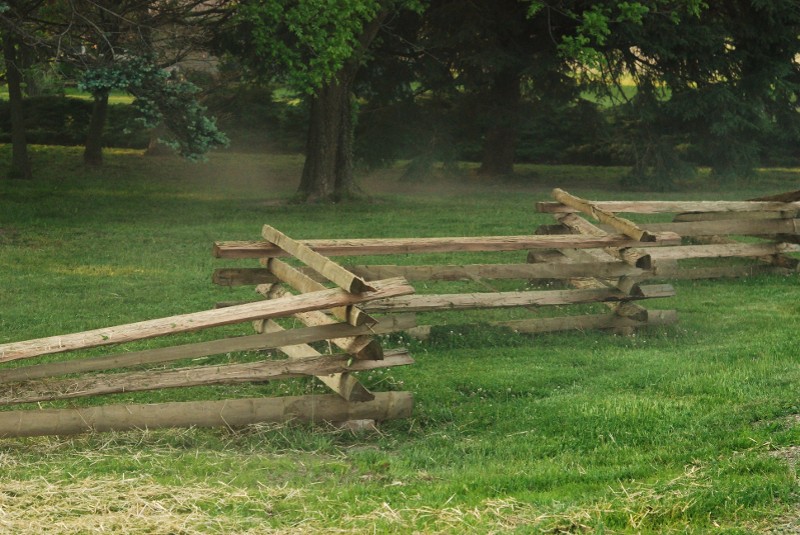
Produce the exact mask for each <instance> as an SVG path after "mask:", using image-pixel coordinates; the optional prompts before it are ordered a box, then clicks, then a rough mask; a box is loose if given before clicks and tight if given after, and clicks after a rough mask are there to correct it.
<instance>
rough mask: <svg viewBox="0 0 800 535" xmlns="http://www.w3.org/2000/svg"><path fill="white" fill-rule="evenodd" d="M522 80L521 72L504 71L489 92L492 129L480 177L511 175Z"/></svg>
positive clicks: (489, 116) (497, 77)
mask: <svg viewBox="0 0 800 535" xmlns="http://www.w3.org/2000/svg"><path fill="white" fill-rule="evenodd" d="M520 83H521V77H520V74H519V73H518V72H514V71H501V72H499V73H498V74H497V75H496V76H495V79H494V85H493V86H492V88H491V90H490V91H489V93H488V97H489V102H488V116H487V119H488V121H489V128H488V130H487V132H486V138H485V140H484V144H483V161H482V162H481V167H480V169H479V170H478V174H480V175H494V176H498V175H510V174H512V173H513V172H514V155H515V153H516V149H517V140H518V138H519V104H520V100H521V98H522V97H521V94H520Z"/></svg>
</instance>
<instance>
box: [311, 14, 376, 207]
mask: <svg viewBox="0 0 800 535" xmlns="http://www.w3.org/2000/svg"><path fill="white" fill-rule="evenodd" d="M388 14H389V11H388V10H384V11H382V12H380V13H379V14H378V15H377V16H376V17H375V19H374V20H372V21H371V22H370V23H369V24H367V25H366V26H365V27H364V31H363V33H362V34H361V36H360V38H359V44H358V48H357V50H356V51H355V52H354V54H353V57H352V58H351V59H350V60H349V61H348V62H347V63H346V64H345V65H344V67H342V69H341V70H340V71H339V72H338V73H337V74H336V76H335V77H334V79H333V80H331V81H329V82H327V83H326V84H325V85H323V86H322V87H321V88H320V89H318V90H317V92H316V93H315V94H314V97H313V99H312V101H311V116H310V119H309V128H308V137H307V141H306V161H305V165H304V166H303V176H302V179H301V180H300V187H299V188H298V190H297V196H298V198H299V199H300V200H301V201H304V202H338V201H342V200H347V199H352V198H354V197H360V196H361V195H362V192H361V190H360V188H359V187H358V186H357V185H356V183H355V180H354V178H353V128H354V125H353V94H352V88H353V83H354V82H355V79H356V74H357V73H358V69H359V67H360V66H361V60H362V57H363V55H364V53H365V52H366V50H367V48H369V45H370V44H371V43H372V41H373V40H374V39H375V36H376V35H377V34H378V30H379V29H380V27H381V24H382V23H383V21H384V19H386V17H387V16H388Z"/></svg>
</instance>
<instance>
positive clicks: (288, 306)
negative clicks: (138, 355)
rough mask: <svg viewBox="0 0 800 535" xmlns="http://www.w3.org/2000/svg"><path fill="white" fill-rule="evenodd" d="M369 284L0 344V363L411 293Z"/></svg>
mask: <svg viewBox="0 0 800 535" xmlns="http://www.w3.org/2000/svg"><path fill="white" fill-rule="evenodd" d="M372 284H373V286H374V288H375V291H371V292H366V293H363V294H360V295H356V294H351V293H349V292H346V291H344V290H341V289H338V288H335V289H331V290H324V291H321V292H313V293H308V294H301V295H296V296H287V297H284V298H281V299H274V300H269V301H259V302H254V303H247V304H243V305H237V306H232V307H228V308H222V309H218V310H206V311H203V312H195V313H191V314H182V315H179V316H171V317H168V318H160V319H155V320H148V321H141V322H137V323H129V324H126V325H118V326H115V327H107V328H104V329H94V330H91V331H84V332H80V333H74V334H65V335H62V336H51V337H47V338H38V339H35V340H27V341H22V342H12V343H9V344H2V345H0V362H8V361H10V360H16V359H23V358H30V357H35V356H38V355H46V354H51V353H61V352H64V351H71V350H74V349H81V348H88V347H98V346H104V345H110V344H117V343H121V342H130V341H133V340H143V339H147V338H154V337H157V336H162V335H166V334H175V333H181V332H188V331H196V330H200V329H204V328H208V327H215V326H220V325H229V324H232V323H242V322H246V321H252V320H256V319H263V318H274V317H285V316H290V315H292V314H295V313H298V312H306V311H310V310H320V309H328V308H333V307H336V306H343V305H351V304H356V303H363V302H365V301H369V300H372V299H382V298H385V297H392V296H399V295H407V294H410V293H414V288H412V287H411V286H410V285H409V284H408V283H407V282H406V281H405V279H401V278H397V279H387V280H385V281H376V282H374V283H372Z"/></svg>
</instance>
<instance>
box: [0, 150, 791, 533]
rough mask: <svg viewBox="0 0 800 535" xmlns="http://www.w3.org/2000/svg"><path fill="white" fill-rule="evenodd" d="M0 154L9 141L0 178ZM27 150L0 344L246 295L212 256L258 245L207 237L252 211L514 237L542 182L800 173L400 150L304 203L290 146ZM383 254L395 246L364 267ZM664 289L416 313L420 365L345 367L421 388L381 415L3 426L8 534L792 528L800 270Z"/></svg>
mask: <svg viewBox="0 0 800 535" xmlns="http://www.w3.org/2000/svg"><path fill="white" fill-rule="evenodd" d="M9 155H10V154H9V149H8V147H3V148H1V149H0V162H2V165H0V173H5V169H6V166H7V165H8V164H7V162H8V159H9ZM32 156H33V161H34V167H35V173H36V174H37V176H39V177H40V178H39V179H38V180H37V181H35V182H32V183H26V182H17V181H14V182H10V181H0V281H2V284H0V343H7V342H12V341H19V340H26V339H31V338H36V337H42V336H49V335H56V334H64V333H71V332H77V331H81V330H86V329H92V328H98V327H104V326H109V325H117V324H123V323H128V322H133V321H139V320H145V319H152V318H159V317H164V316H169V315H173V314H179V313H185V312H193V311H199V310H204V309H208V308H210V307H212V306H213V304H214V303H215V302H217V301H230V300H246V299H252V298H254V295H253V293H252V288H240V289H228V288H220V287H215V286H214V285H213V284H211V273H212V271H213V269H215V268H216V267H227V266H231V265H240V266H254V265H255V263H253V262H245V261H240V262H233V261H227V262H224V261H220V260H214V259H213V258H212V257H211V245H212V243H213V242H214V241H215V240H249V239H258V238H259V235H260V229H261V227H262V225H264V224H270V225H272V226H274V227H276V228H278V229H280V230H282V231H283V232H285V233H287V234H288V235H290V236H292V237H295V238H336V237H338V238H345V237H414V236H471V235H507V234H525V233H531V232H533V230H535V228H536V227H537V226H538V225H540V224H546V223H550V222H551V221H550V219H549V217H547V216H545V215H540V214H537V213H536V212H535V207H534V205H535V202H536V201H539V200H548V197H549V192H550V190H551V189H552V188H553V187H561V188H564V189H566V190H568V191H570V192H572V193H574V194H576V195H581V196H584V197H587V198H593V199H606V200H613V199H651V200H655V199H703V200H715V199H726V200H741V199H747V198H752V197H756V196H759V195H766V194H772V193H778V192H781V191H786V190H790V189H797V188H798V183H800V180H798V178H800V170H791V169H785V170H765V171H762V172H760V173H759V174H758V176H757V177H756V178H755V179H754V180H752V181H750V182H744V181H743V182H741V183H733V184H719V183H715V182H714V181H713V180H712V179H710V178H708V177H707V176H705V175H703V174H701V175H700V176H699V177H698V178H694V179H692V180H691V181H687V182H686V183H685V184H684V187H685V189H683V190H682V191H677V192H671V193H651V192H625V191H621V190H619V189H618V186H617V181H618V179H619V177H620V176H621V174H622V173H624V169H620V168H610V169H609V168H606V169H598V168H581V167H545V166H525V167H520V176H519V177H516V178H514V179H513V180H506V181H493V182H487V181H485V180H482V179H479V178H477V177H475V176H473V174H472V173H471V172H470V171H469V169H468V168H467V167H466V166H465V168H464V169H463V170H462V172H461V173H458V174H455V175H453V174H445V173H443V172H441V171H436V172H433V173H432V174H431V177H430V178H429V179H428V180H425V181H419V182H410V183H409V182H401V181H399V180H398V177H399V176H400V175H401V170H399V169H391V170H385V171H380V172H374V173H370V174H364V177H363V181H362V183H363V185H364V187H365V190H366V191H367V192H368V193H370V194H372V195H373V198H372V199H371V200H370V201H364V202H358V203H353V204H342V205H322V206H304V205H293V204H290V203H287V202H286V201H287V200H288V199H289V198H290V197H291V195H292V193H293V191H294V189H295V187H296V184H297V179H298V176H299V170H300V166H301V165H302V159H301V158H300V157H298V156H292V155H264V154H243V153H234V152H225V153H218V154H214V155H212V156H211V158H210V161H209V162H208V163H206V164H191V163H186V162H182V161H180V160H178V159H174V158H147V157H144V156H142V155H141V154H140V153H137V152H132V151H111V152H109V153H108V154H107V158H106V165H105V166H104V167H103V168H102V169H97V170H88V171H87V170H86V169H84V168H83V166H82V164H81V163H80V151H79V150H78V149H72V148H43V147H37V148H34V151H33V155H32ZM373 260H374V261H375V262H377V261H378V260H380V261H381V262H382V263H385V262H386V261H387V259H386V258H383V259H377V258H376V259H362V260H359V262H364V263H366V262H369V261H373ZM493 260H496V258H495V257H493V256H492V255H490V254H487V255H486V256H480V255H441V256H439V257H435V256H433V255H428V256H426V257H424V258H414V257H403V258H394V259H392V261H397V262H403V263H414V262H419V263H423V262H434V261H441V262H462V261H463V262H475V261H486V262H491V261H493ZM673 285H674V286H675V288H676V290H677V296H676V297H673V298H669V299H664V300H658V301H653V302H648V303H647V304H646V306H647V307H648V308H659V309H668V308H673V309H676V310H677V311H678V314H679V323H678V324H677V325H675V326H671V327H667V328H658V329H653V330H647V331H640V332H638V333H637V334H636V335H635V336H632V337H619V336H615V335H613V334H611V333H607V332H593V331H586V332H566V333H552V334H546V335H536V336H523V335H519V334H514V333H510V332H503V331H498V330H496V329H492V328H489V327H486V326H478V327H472V328H465V327H463V326H462V325H461V324H463V323H465V322H467V321H474V320H476V319H478V320H480V319H481V318H482V317H483V316H481V315H480V314H469V315H467V314H455V315H450V316H444V315H435V316H431V318H430V319H433V320H436V321H440V322H443V321H447V322H448V323H449V324H448V326H447V327H445V328H442V329H439V330H438V331H436V332H435V333H434V336H433V337H432V338H431V339H430V340H428V341H426V342H417V341H413V340H409V339H406V338H405V337H403V336H397V335H393V336H391V337H388V338H387V339H385V340H384V343H385V345H386V346H387V347H394V346H398V345H401V344H407V345H408V347H409V348H410V350H411V352H412V355H413V357H414V358H415V360H416V363H415V364H414V365H412V366H409V367H405V368H394V369H391V370H390V371H384V372H380V373H379V372H373V373H371V374H362V376H361V378H362V379H363V381H364V382H365V383H366V384H367V385H368V386H370V387H371V388H372V389H373V390H376V391H382V390H384V391H385V390H408V391H411V392H413V393H414V396H415V408H414V415H413V417H412V418H411V419H408V420H402V421H393V422H386V423H384V424H382V425H381V426H380V428H379V430H378V432H367V433H363V434H353V433H351V432H348V431H340V430H335V429H333V428H331V427H328V426H323V425H318V426H300V425H257V426H253V427H250V428H247V429H238V430H231V429H212V430H206V429H177V430H162V431H136V432H126V433H106V434H94V435H88V436H79V437H70V438H55V437H44V438H29V439H0V469H2V477H0V532H7V533H34V532H35V533H42V532H46V533H148V534H149V533H164V534H167V533H170V534H172V533H185V534H193V533H203V534H205V533H313V532H325V533H414V532H417V533H514V532H518V533H540V532H544V533H583V532H595V533H670V532H672V533H796V532H798V531H800V508H799V507H800V506H799V505H798V503H800V496H799V495H798V490H799V489H798V482H797V475H796V461H797V458H798V452H800V340H799V339H798V332H800V279H798V276H797V275H794V276H790V277H782V276H761V277H756V278H751V279H740V280H718V281H678V282H673ZM524 286H525V281H520V288H519V289H524ZM418 290H419V291H420V292H425V291H433V289H432V288H430V287H428V286H426V285H420V287H418ZM526 313H527V314H530V312H526ZM508 314H513V312H509V313H508ZM486 317H489V316H488V315H487V316H486ZM246 327H247V326H238V327H227V328H225V329H223V330H222V331H223V334H227V333H229V334H247V329H246ZM219 334H220V333H218V332H214V333H202V334H200V335H192V336H201V337H202V336H215V335H219ZM177 339H179V340H182V339H183V337H177ZM186 339H189V335H186ZM191 339H193V340H194V339H197V338H191ZM143 347H150V346H148V345H147V344H146V343H143ZM100 353H102V351H99V350H93V351H89V352H87V354H100ZM7 365H10V364H7ZM7 365H4V366H7ZM282 392H290V393H303V392H304V393H317V392H319V393H322V392H324V390H323V389H322V388H320V387H319V386H315V385H314V383H313V382H311V381H295V382H293V383H288V384H284V385H278V384H276V385H270V386H241V387H238V386H237V387H226V388H204V389H192V390H191V391H188V392H180V391H173V392H169V393H150V394H139V395H119V396H111V397H109V398H106V399H104V400H99V401H92V402H90V403H96V402H109V401H112V402H113V401H116V402H119V401H122V400H125V401H141V402H147V401H161V400H171V399H197V398H204V399H210V398H219V399H221V398H224V397H240V396H251V395H254V394H256V395H258V394H261V395H273V394H280V393H282ZM181 396H183V397H181ZM85 403H87V402H75V405H80V404H85ZM44 406H47V405H44V404H43V407H44ZM62 406H63V405H62ZM67 406H71V405H67ZM31 409H32V410H36V407H31Z"/></svg>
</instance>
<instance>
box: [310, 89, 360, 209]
mask: <svg viewBox="0 0 800 535" xmlns="http://www.w3.org/2000/svg"><path fill="white" fill-rule="evenodd" d="M350 98H351V97H350V83H349V81H348V80H344V81H338V80H334V81H332V82H330V83H328V84H326V85H325V86H323V87H322V88H321V89H319V90H318V91H317V93H316V94H315V95H314V98H313V100H312V102H311V116H310V122H309V128H308V139H307V143H306V161H305V165H304V166H303V177H302V180H301V181H300V188H299V190H298V195H299V196H300V197H301V199H302V200H303V201H306V202H326V201H333V202H336V201H339V200H343V199H346V198H349V197H352V196H353V195H355V194H356V193H357V188H356V186H355V183H354V181H353V157H352V150H353V147H352V135H353V134H352V119H351V113H352V105H351V100H350Z"/></svg>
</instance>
